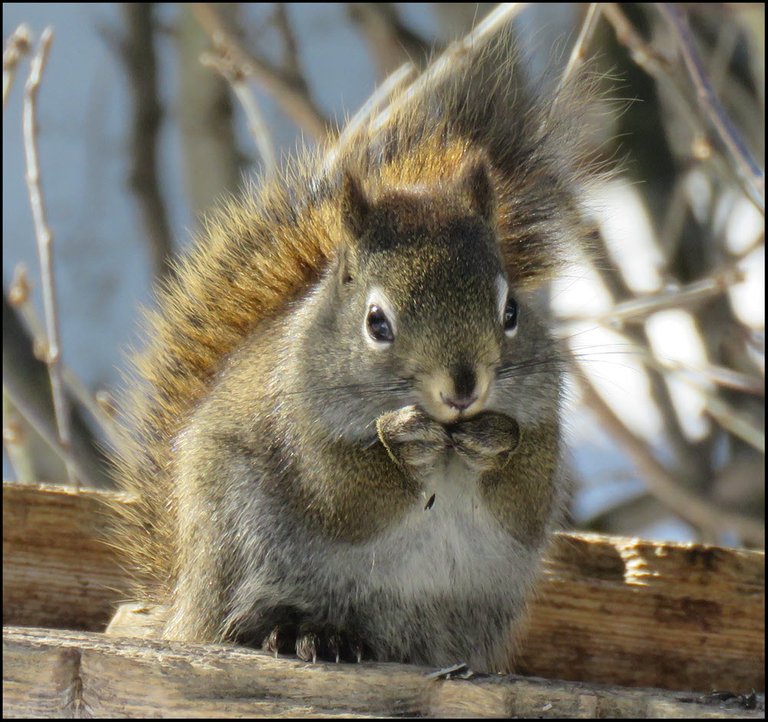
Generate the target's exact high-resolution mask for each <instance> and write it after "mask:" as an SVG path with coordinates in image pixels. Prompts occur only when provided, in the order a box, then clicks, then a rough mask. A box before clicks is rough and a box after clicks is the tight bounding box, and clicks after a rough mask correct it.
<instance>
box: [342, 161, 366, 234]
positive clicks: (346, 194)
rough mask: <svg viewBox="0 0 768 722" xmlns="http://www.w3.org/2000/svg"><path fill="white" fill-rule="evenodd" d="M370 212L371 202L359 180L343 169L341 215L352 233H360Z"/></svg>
mask: <svg viewBox="0 0 768 722" xmlns="http://www.w3.org/2000/svg"><path fill="white" fill-rule="evenodd" d="M370 212H371V204H370V201H369V200H368V196H366V195H365V190H363V186H362V184H361V183H360V180H359V179H358V178H357V176H355V175H354V174H353V173H351V172H350V171H348V170H346V171H344V178H343V179H342V181H341V215H342V220H343V222H344V225H345V226H346V227H347V228H348V229H349V231H350V232H351V233H352V235H354V236H360V235H362V232H363V231H364V230H365V227H366V225H367V223H368V216H369V215H370Z"/></svg>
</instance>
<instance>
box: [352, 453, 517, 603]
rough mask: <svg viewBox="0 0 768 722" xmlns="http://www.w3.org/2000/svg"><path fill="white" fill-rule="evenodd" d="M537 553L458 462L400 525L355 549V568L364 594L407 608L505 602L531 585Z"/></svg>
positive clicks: (440, 472) (439, 474)
mask: <svg viewBox="0 0 768 722" xmlns="http://www.w3.org/2000/svg"><path fill="white" fill-rule="evenodd" d="M433 495H434V496H433ZM430 502H431V503H430ZM530 554H531V552H530V551H528V550H524V549H522V548H521V547H520V546H519V544H517V543H516V541H515V540H514V539H513V538H512V537H511V536H509V535H508V534H507V533H506V532H505V531H504V530H503V529H502V528H501V526H500V525H499V524H498V522H497V521H496V519H495V518H494V517H493V515H492V514H491V513H490V511H489V510H488V508H487V506H486V504H485V502H484V500H483V499H482V497H481V494H480V490H479V487H478V480H477V475H476V473H475V472H471V471H470V470H469V469H468V468H467V467H466V466H465V465H464V464H463V463H462V462H461V461H460V460H459V459H457V458H456V457H454V456H453V455H451V457H450V458H449V459H448V460H447V461H446V463H445V465H443V466H442V468H440V469H436V470H435V471H434V472H433V473H432V474H431V475H430V477H429V478H428V479H426V481H425V483H424V490H423V493H422V498H421V499H420V500H419V501H418V502H417V503H416V504H414V506H413V508H412V510H411V511H410V512H409V513H408V514H407V515H406V516H405V517H404V518H403V519H402V520H401V522H400V523H399V524H398V525H396V526H395V527H393V528H392V529H390V530H388V531H387V533H386V534H383V535H380V536H378V537H376V538H375V539H372V540H371V541H369V542H367V543H366V544H364V545H362V546H360V547H358V548H357V549H355V550H349V552H348V555H349V558H348V562H349V567H348V568H349V570H350V572H352V574H353V575H354V578H355V581H356V583H357V585H358V586H359V587H362V588H367V589H368V590H374V589H386V590H388V591H390V592H397V593H398V596H399V597H400V598H401V599H402V600H403V601H406V600H409V599H413V600H415V599H419V598H424V597H430V596H432V595H440V594H445V593H450V594H452V595H453V594H455V595H457V596H464V595H467V596H469V597H472V596H473V595H476V594H488V593H490V594H495V593H500V594H502V595H503V594H509V593H510V591H511V590H512V589H513V588H516V587H520V586H525V584H526V583H527V581H528V579H527V578H528V575H529V573H530Z"/></svg>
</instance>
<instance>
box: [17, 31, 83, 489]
mask: <svg viewBox="0 0 768 722" xmlns="http://www.w3.org/2000/svg"><path fill="white" fill-rule="evenodd" d="M52 42H53V30H52V29H51V28H50V27H48V28H46V29H45V30H44V31H43V34H42V36H41V37H40V43H39V45H38V49H37V52H36V53H35V56H34V58H33V59H32V65H31V67H30V70H29V78H28V79H27V85H26V88H25V93H24V118H23V126H24V152H25V155H26V158H27V187H28V189H29V202H30V205H31V207H32V218H33V220H34V224H35V235H36V236H37V252H38V256H39V258H40V274H41V281H42V287H43V288H42V290H43V306H44V308H45V327H46V336H47V339H48V349H47V353H46V362H47V364H48V373H49V375H50V378H51V394H52V396H53V408H54V415H55V417H56V431H57V434H58V437H59V444H60V445H61V448H62V449H63V450H64V452H65V454H66V466H67V475H68V477H69V480H70V482H71V483H72V484H73V485H74V486H75V488H76V489H79V488H80V481H79V479H78V476H77V474H76V473H75V469H74V465H73V462H72V458H71V445H72V436H71V430H70V416H69V403H68V401H67V396H66V394H65V393H64V383H63V380H62V372H61V363H60V361H61V339H60V334H59V316H58V309H57V305H56V279H55V276H54V273H53V234H52V233H51V229H50V226H49V225H48V218H47V213H46V210H45V204H44V202H43V192H42V188H41V181H40V163H39V160H38V153H37V93H38V90H39V89H40V81H41V78H42V74H43V70H44V69H45V63H46V60H47V59H48V53H49V52H50V49H51V43H52Z"/></svg>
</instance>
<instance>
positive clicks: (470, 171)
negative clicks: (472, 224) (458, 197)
mask: <svg viewBox="0 0 768 722" xmlns="http://www.w3.org/2000/svg"><path fill="white" fill-rule="evenodd" d="M458 186H459V188H460V189H461V191H462V192H463V193H464V194H465V195H466V197H467V198H468V199H469V201H470V203H471V204H472V209H473V210H474V211H475V212H476V213H478V214H479V215H480V216H482V217H483V218H485V220H487V221H488V222H489V223H492V222H493V221H494V219H495V216H496V189H495V188H494V187H493V180H492V178H491V171H490V168H489V167H488V161H487V160H486V158H485V156H483V155H473V156H470V157H469V158H468V159H467V160H465V161H464V165H463V166H462V167H461V170H460V171H459V181H458Z"/></svg>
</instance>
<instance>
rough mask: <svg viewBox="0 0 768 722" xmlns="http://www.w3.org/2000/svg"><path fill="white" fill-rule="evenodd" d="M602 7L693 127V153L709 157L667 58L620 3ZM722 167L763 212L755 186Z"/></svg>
mask: <svg viewBox="0 0 768 722" xmlns="http://www.w3.org/2000/svg"><path fill="white" fill-rule="evenodd" d="M601 9H602V13H603V15H605V18H606V20H608V22H609V23H610V24H611V26H612V27H613V29H614V32H615V33H616V39H617V40H618V41H619V43H621V44H622V45H624V46H625V47H626V48H627V49H628V50H629V53H630V56H631V58H632V60H633V61H634V62H635V63H636V64H637V65H638V66H639V67H640V68H642V69H643V70H644V71H645V72H646V73H648V75H650V76H651V77H652V78H654V80H656V82H657V83H658V84H659V85H660V86H662V87H664V88H666V90H667V91H668V93H667V96H668V97H669V99H670V101H671V102H673V103H675V105H676V106H677V109H678V112H679V113H680V115H681V116H682V117H683V118H684V119H685V121H686V123H687V124H688V126H689V127H690V128H691V129H692V130H693V132H694V136H695V143H694V148H692V149H691V152H692V154H693V155H695V156H696V157H699V158H703V157H709V151H710V149H711V145H712V144H711V141H710V139H709V134H708V133H707V131H706V128H705V127H704V125H703V123H702V121H701V119H700V117H699V114H698V113H697V112H696V109H695V107H694V106H693V104H692V103H691V102H689V101H688V99H687V94H686V92H685V88H683V87H681V85H680V84H679V83H678V82H677V81H676V80H675V78H674V76H673V74H672V72H671V70H670V68H669V63H668V61H667V60H666V59H665V58H662V57H661V56H660V55H659V54H658V53H657V52H656V50H655V48H653V46H651V45H650V44H649V43H647V42H646V41H645V40H644V39H643V38H642V36H641V35H640V33H638V32H637V30H635V28H634V26H633V25H632V23H631V22H630V20H629V18H628V17H627V16H626V15H625V14H624V11H623V10H622V9H621V7H620V6H619V4H617V3H604V4H603V5H602V8H601ZM730 159H731V156H730V154H729V156H728V160H730ZM723 166H724V167H725V169H727V171H728V172H729V173H730V174H731V175H732V176H733V177H734V178H735V179H736V181H737V182H738V183H739V185H740V186H741V187H742V189H743V190H744V192H745V194H746V195H747V197H748V198H749V199H750V200H751V201H752V202H753V203H754V204H755V206H756V207H757V208H758V209H760V211H761V212H763V213H764V212H765V201H764V199H763V198H762V197H761V198H755V194H754V187H753V186H752V185H751V184H750V183H749V182H748V180H747V179H746V178H744V177H743V176H742V175H741V173H740V171H739V169H737V168H735V167H734V165H733V164H732V163H730V162H726V163H723Z"/></svg>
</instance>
